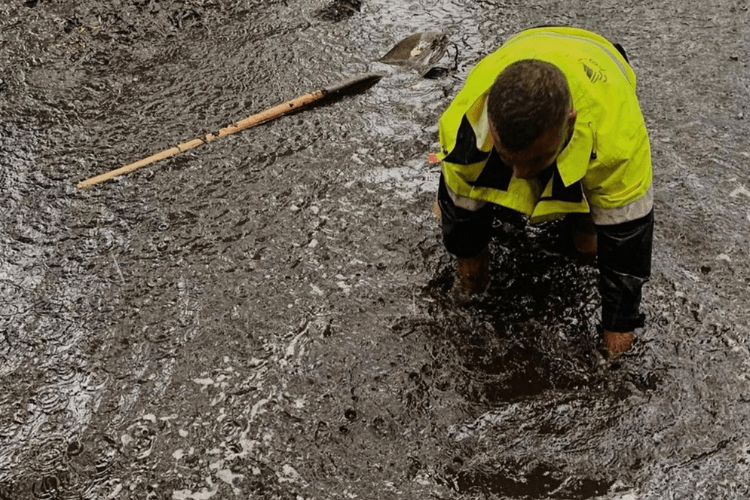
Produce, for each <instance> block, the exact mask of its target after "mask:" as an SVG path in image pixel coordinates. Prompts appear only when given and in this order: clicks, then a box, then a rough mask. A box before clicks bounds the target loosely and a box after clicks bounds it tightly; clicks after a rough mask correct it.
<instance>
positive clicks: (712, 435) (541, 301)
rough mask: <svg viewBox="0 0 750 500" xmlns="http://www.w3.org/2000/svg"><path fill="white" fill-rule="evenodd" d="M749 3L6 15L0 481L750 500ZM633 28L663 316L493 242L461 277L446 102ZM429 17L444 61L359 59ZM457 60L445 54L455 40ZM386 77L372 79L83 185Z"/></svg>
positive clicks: (317, 492) (68, 488)
mask: <svg viewBox="0 0 750 500" xmlns="http://www.w3.org/2000/svg"><path fill="white" fill-rule="evenodd" d="M749 21H750V13H748V7H747V4H746V2H744V0H743V1H739V0H737V1H735V0H720V1H718V2H712V3H691V4H690V5H688V4H683V3H682V2H679V1H676V0H670V1H660V2H651V1H650V2H646V1H641V0H636V1H632V2H627V3H625V4H623V3H622V2H615V1H611V0H605V1H603V2H600V3H598V4H596V6H595V5H594V4H592V3H590V2H582V1H577V0H571V1H552V0H547V1H542V0H531V1H527V2H518V1H514V0H513V1H507V2H503V1H499V0H493V1H490V0H486V1H479V2H468V1H466V2H459V1H449V0H439V1H434V2H427V1H410V2H389V1H386V0H363V1H362V2H358V1H355V0H351V1H342V2H338V3H335V4H327V3H325V2H321V1H295V0H278V1H273V0H270V1H260V0H228V1H222V2H217V1H210V0H192V1H181V0H169V1H167V0H164V1H159V0H113V1H112V2H105V3H102V2H94V1H92V0H85V1H82V2H63V1H59V0H29V1H26V2H24V1H21V0H12V1H11V0H6V1H4V2H2V3H0V117H2V121H1V123H0V165H1V167H2V168H1V170H0V186H2V192H3V196H2V197H0V209H1V210H2V213H3V216H2V219H0V289H1V293H2V295H1V297H2V301H1V302H0V334H1V335H0V387H2V389H0V499H2V500H9V499H26V498H44V499H52V498H66V499H67V498H91V499H94V498H96V499H99V498H134V499H135V498H139V499H140V498H167V499H175V500H188V499H192V500H206V499H209V498H215V499H220V498H221V499H223V498H229V499H231V498H284V499H287V498H293V499H319V498H320V499H322V498H343V499H351V498H362V499H369V498H394V499H395V498H408V499H412V498H420V499H421V498H441V499H459V498H460V499H469V498H472V499H473V498H477V499H480V498H481V499H484V498H514V499H521V498H527V499H536V498H564V499H588V498H605V499H621V500H625V499H638V498H658V499H662V498H710V499H716V498H747V497H748V496H749V495H750V491H748V490H749V489H750V487H749V486H748V485H749V484H750V465H748V463H749V461H750V422H749V421H748V419H747V417H746V415H747V414H748V411H749V410H750V381H749V380H748V375H747V373H748V368H749V367H750V340H749V339H748V334H749V333H750V327H749V325H748V319H749V318H750V315H749V314H748V312H747V311H748V307H749V306H750V294H749V293H748V292H749V288H750V274H749V273H748V270H749V268H750V265H748V248H749V246H750V245H749V242H750V239H749V238H748V234H749V232H748V227H749V226H750V174H749V173H748V168H747V165H748V163H749V162H750V139H748V137H750V134H749V133H748V132H750V131H749V130H748V128H749V127H748V123H750V121H749V120H750V118H748V117H747V116H746V115H747V114H748V110H747V109H746V107H747V102H748V97H750V86H749V84H748V82H750V70H749V69H748V63H747V61H748V56H749V55H750V54H748V47H750V35H748V31H747V26H748V22H749ZM537 24H576V25H579V26H582V27H586V28H590V29H594V30H596V31H599V32H600V33H602V34H604V35H606V36H608V37H609V38H611V39H614V40H617V41H620V42H621V43H622V44H623V45H624V46H625V47H626V49H627V50H628V53H629V56H630V58H631V60H632V62H633V66H634V67H635V69H636V72H637V73H638V76H639V89H640V91H639V92H640V96H641V102H642V107H643V110H644V114H645V116H646V118H647V122H648V126H649V129H650V131H651V134H652V140H653V154H654V166H655V193H656V214H657V218H658V221H657V227H656V235H655V250H654V263H653V268H654V270H653V278H652V281H651V283H650V284H649V285H648V287H647V288H646V290H645V297H644V310H645V311H646V313H647V315H648V327H647V328H645V329H644V330H643V331H641V332H639V338H638V341H637V345H636V348H635V349H634V350H633V351H632V353H631V354H629V355H628V356H627V357H626V358H625V359H624V361H623V362H622V363H621V364H620V365H619V366H615V367H608V366H606V365H604V364H602V363H601V359H600V356H599V355H598V353H597V350H596V348H597V343H598V333H597V322H598V317H597V315H598V305H599V298H598V295H597V293H596V290H595V281H596V270H595V268H592V267H591V266H588V265H585V264H582V263H579V262H575V261H572V260H570V259H568V258H566V257H564V256H563V255H561V254H560V253H559V252H557V251H556V246H555V245H556V244H555V234H556V228H555V227H554V226H553V227H541V228H532V229H525V228H524V227H523V221H520V220H517V219H513V218H511V219H509V221H508V222H506V223H505V224H499V225H498V227H497V228H496V230H497V237H496V239H495V241H494V243H493V252H494V254H493V255H494V257H493V268H494V281H493V282H492V284H491V287H490V293H488V294H487V295H485V296H484V297H482V298H480V299H478V300H475V301H473V302H469V303H466V302H465V301H463V300H461V299H460V298H459V297H456V296H455V295H454V294H453V293H452V292H451V287H452V281H453V270H452V262H451V259H450V258H449V256H447V255H446V253H445V251H444V250H443V249H442V246H441V242H440V238H439V227H438V221H437V220H436V218H435V217H434V216H433V215H432V214H431V213H430V206H431V202H432V199H433V197H434V189H435V186H436V182H437V177H438V172H437V170H436V168H435V167H434V166H430V165H429V164H427V162H426V161H425V160H426V156H427V154H428V153H430V152H433V151H435V149H436V140H437V137H436V135H437V134H436V130H437V128H436V125H435V124H436V120H437V118H438V116H439V114H440V112H441V111H442V110H443V109H444V108H445V107H446V106H447V104H448V102H449V100H450V97H451V96H452V95H454V94H455V93H456V92H457V91H458V89H459V88H460V85H461V82H462V81H463V79H464V78H465V76H466V73H467V71H468V70H469V69H470V68H471V66H472V65H473V64H474V63H475V62H476V61H478V60H479V59H480V58H481V57H482V55H484V54H486V53H488V52H489V51H491V50H492V49H494V48H495V47H496V46H498V45H499V44H500V43H502V41H503V40H505V39H506V38H507V37H508V36H509V35H510V34H512V33H514V32H515V31H518V30H519V29H522V28H524V27H528V26H533V25H537ZM425 30H431V31H445V32H446V33H448V35H449V37H450V41H451V42H452V43H453V44H455V46H452V47H451V49H450V55H449V56H447V57H446V60H445V62H446V67H449V66H450V65H451V64H452V60H453V57H456V60H457V61H458V67H457V68H456V70H455V71H452V72H449V73H448V74H444V75H442V76H440V77H439V78H436V79H422V78H420V76H419V75H417V74H415V73H414V72H410V71H409V70H408V69H398V68H391V67H387V66H383V65H382V64H378V63H375V62H373V61H375V60H376V59H378V58H379V57H381V56H382V55H383V54H385V53H386V52H387V51H388V50H389V49H390V48H391V47H392V45H393V44H394V43H395V42H397V41H398V40H399V39H401V38H403V37H405V36H407V35H409V34H411V33H414V32H418V31H425ZM456 52H457V53H456ZM368 70H374V71H383V72H386V73H387V74H388V76H387V77H386V78H384V79H383V80H382V81H381V82H380V83H378V84H377V85H376V86H374V87H373V88H371V89H370V90H368V91H367V92H365V93H362V94H359V95H355V96H350V97H347V98H345V99H343V100H340V101H338V102H334V103H331V104H329V105H327V106H321V107H317V108H315V109H311V110H308V111H304V112H301V113H298V114H295V115H291V116H287V117H284V118H281V119H279V120H277V121H274V122H272V123H270V124H267V125H264V126H262V127H259V128H256V129H252V130H247V131H244V132H242V133H240V134H237V135H234V136H231V137H228V138H224V139H222V140H221V141H217V142H215V143H212V144H210V145H206V146H202V147H201V148H199V149H196V150H193V151H191V152H188V153H185V154H184V155H182V156H179V157H177V158H174V159H172V160H169V161H166V162H163V163H161V164H158V165H154V166H152V167H147V168H144V169H142V170H141V171H139V172H137V173H134V174H131V175H129V176H126V177H123V178H120V179H118V180H115V181H110V182H109V183H106V184H104V185H101V186H100V187H96V188H93V189H91V190H88V191H78V190H76V189H75V184H76V183H77V182H79V181H81V180H83V179H85V178H87V177H90V176H92V175H96V174H99V173H102V172H104V171H106V170H110V169H112V168H116V167H118V166H120V165H122V164H125V163H129V162H131V161H135V160H137V159H139V158H141V157H144V156H147V155H150V154H152V153H154V152H157V151H159V150H161V149H164V148H167V147H170V146H173V145H175V144H177V143H180V142H183V141H186V140H188V139H191V138H193V137H196V136H199V135H203V134H205V133H207V132H212V131H215V130H217V129H218V128H220V127H222V126H224V125H227V124H229V123H232V122H234V121H236V120H238V119H241V118H243V117H245V116H248V115H250V114H252V113H254V112H257V111H260V110H262V109H265V108H267V107H269V106H271V105H273V104H276V103H278V102H281V101H283V100H286V99H290V98H292V97H295V96H297V95H299V94H302V93H304V92H307V91H310V90H313V89H315V88H319V87H321V86H324V85H326V84H329V83H332V82H335V81H337V80H339V79H341V78H342V77H343V76H346V75H351V74H357V73H361V72H365V71H368Z"/></svg>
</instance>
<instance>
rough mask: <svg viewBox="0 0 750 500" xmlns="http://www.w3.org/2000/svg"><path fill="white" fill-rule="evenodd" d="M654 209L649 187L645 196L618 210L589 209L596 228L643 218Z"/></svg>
mask: <svg viewBox="0 0 750 500" xmlns="http://www.w3.org/2000/svg"><path fill="white" fill-rule="evenodd" d="M653 208H654V187H653V186H651V187H649V188H648V191H646V194H644V195H643V196H641V197H640V198H638V199H637V200H635V201H633V202H630V203H628V204H627V205H625V206H624V207H620V208H599V207H594V206H592V207H591V218H592V219H593V220H594V224H596V225H597V226H612V225H614V224H620V223H622V222H629V221H631V220H636V219H640V218H641V217H645V216H647V215H648V214H649V212H651V209H653Z"/></svg>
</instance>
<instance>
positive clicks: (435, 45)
mask: <svg viewBox="0 0 750 500" xmlns="http://www.w3.org/2000/svg"><path fill="white" fill-rule="evenodd" d="M441 37H442V38H441ZM446 41H447V37H445V36H444V35H441V34H439V33H434V32H425V33H417V34H415V35H411V36H409V37H407V38H405V39H403V40H401V42H399V43H398V44H397V45H396V46H395V47H394V48H393V49H391V50H390V51H389V52H388V53H387V54H386V55H385V56H383V57H382V58H381V59H380V62H382V63H385V64H392V65H397V66H406V67H408V68H411V69H414V70H416V71H418V72H419V73H420V75H421V76H424V75H425V74H426V73H427V72H429V71H430V69H432V66H433V65H434V64H435V63H436V62H437V61H438V60H440V58H441V57H442V56H443V54H444V52H445V47H446ZM383 76H384V75H383V74H381V73H365V74H362V75H359V76H355V77H353V78H349V79H347V80H344V81H341V82H339V83H336V84H335V85H331V86H329V87H326V88H323V89H318V90H315V91H313V92H310V93H307V94H304V95H301V96H299V97H296V98H294V99H292V100H290V101H286V102H283V103H281V104H278V105H276V106H274V107H272V108H270V109H267V110H265V111H262V112H260V113H257V114H254V115H251V116H248V117H247V118H244V119H242V120H240V121H238V122H237V123H234V124H232V125H229V126H227V127H224V128H222V129H220V130H219V131H218V132H216V133H210V134H206V136H205V137H203V138H202V139H193V140H191V141H187V142H183V143H182V144H178V145H177V146H174V147H172V148H169V149H165V150H164V151H161V152H159V153H156V154H153V155H151V156H149V157H147V158H143V159H142V160H138V161H137V162H135V163H130V164H128V165H125V166H124V167H120V168H118V169H115V170H111V171H109V172H106V173H104V174H101V175H97V176H95V177H91V178H90V179H86V180H85V181H81V182H79V183H78V184H77V185H76V187H77V188H78V189H87V188H90V187H91V186H94V185H96V184H99V183H101V182H104V181H107V180H110V179H113V178H115V177H118V176H120V175H124V174H127V173H130V172H133V171H135V170H138V169H139V168H142V167H145V166H146V165H150V164H152V163H155V162H157V161H161V160H165V159H167V158H171V157H172V156H175V155H178V154H180V153H184V152H185V151H190V150H191V149H194V148H197V147H198V146H201V145H203V144H206V143H208V142H213V141H215V140H216V139H219V138H221V137H224V136H226V135H230V134H234V133H237V132H239V131H240V130H245V129H248V128H251V127H255V126H256V125H260V124H261V123H266V122H268V121H271V120H273V119H275V118H278V117H279V116H283V115H286V114H289V113H291V112H294V111H298V110H300V109H302V108H304V107H306V106H310V105H311V104H313V103H316V102H320V101H323V100H324V99H327V98H333V97H336V96H340V95H343V94H345V93H347V92H349V93H350V92H353V91H355V90H361V89H363V88H369V87H371V86H372V85H375V84H376V83H377V82H378V81H380V79H381V78H382V77H383Z"/></svg>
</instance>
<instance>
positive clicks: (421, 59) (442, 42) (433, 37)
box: [379, 31, 448, 74]
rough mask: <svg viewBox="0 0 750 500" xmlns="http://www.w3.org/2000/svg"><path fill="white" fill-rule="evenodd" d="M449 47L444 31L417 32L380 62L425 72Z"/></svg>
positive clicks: (400, 43) (421, 72)
mask: <svg viewBox="0 0 750 500" xmlns="http://www.w3.org/2000/svg"><path fill="white" fill-rule="evenodd" d="M447 47H448V37H447V36H446V35H445V34H443V33H439V32H436V31H425V32H423V33H415V34H414V35H411V36H408V37H406V38H404V39H403V40H401V41H400V42H398V43H397V44H396V46H395V47H393V48H392V49H391V50H390V51H389V52H388V53H387V54H386V55H384V56H383V57H381V58H380V59H379V62H382V63H384V64H392V65H396V66H407V67H409V68H412V69H415V70H417V71H418V72H419V73H420V74H425V73H427V72H428V71H430V70H431V69H432V68H433V66H435V65H436V64H437V63H438V61H440V59H441V58H442V57H443V55H445V52H446V50H447Z"/></svg>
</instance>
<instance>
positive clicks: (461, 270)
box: [438, 175, 493, 293]
mask: <svg viewBox="0 0 750 500" xmlns="http://www.w3.org/2000/svg"><path fill="white" fill-rule="evenodd" d="M454 198H456V196H455V195H452V193H450V191H449V190H448V188H447V186H446V185H445V181H444V180H443V176H442V175H441V176H440V187H439V188H438V207H439V208H440V212H441V215H440V220H441V223H442V227H443V243H444V244H445V248H446V250H448V252H449V253H451V254H453V255H455V256H456V258H457V261H458V277H459V279H460V281H461V286H462V287H463V288H464V289H465V290H466V291H468V292H470V293H482V292H483V291H484V289H485V288H487V284H488V283H489V280H490V277H489V268H490V254H489V250H487V245H488V244H489V241H490V238H491V237H492V220H493V214H492V205H491V204H489V203H483V202H475V201H474V200H467V199H464V200H466V202H468V203H469V204H468V205H467V206H466V208H462V207H460V206H458V205H456V203H455V202H454Z"/></svg>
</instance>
